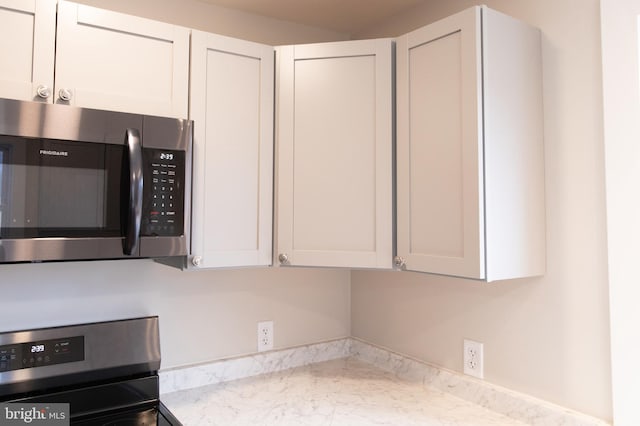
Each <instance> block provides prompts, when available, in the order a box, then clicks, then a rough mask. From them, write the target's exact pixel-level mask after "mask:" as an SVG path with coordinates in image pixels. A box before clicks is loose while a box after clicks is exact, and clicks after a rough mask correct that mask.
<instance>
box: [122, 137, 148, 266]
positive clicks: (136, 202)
mask: <svg viewBox="0 0 640 426" xmlns="http://www.w3.org/2000/svg"><path fill="white" fill-rule="evenodd" d="M125 145H127V151H128V154H129V203H128V206H127V213H126V218H127V219H126V224H125V235H124V241H123V251H124V254H125V255H136V254H137V250H138V244H139V243H140V224H141V223H142V188H143V177H142V144H141V143H140V132H139V131H138V129H127V131H126V134H125Z"/></svg>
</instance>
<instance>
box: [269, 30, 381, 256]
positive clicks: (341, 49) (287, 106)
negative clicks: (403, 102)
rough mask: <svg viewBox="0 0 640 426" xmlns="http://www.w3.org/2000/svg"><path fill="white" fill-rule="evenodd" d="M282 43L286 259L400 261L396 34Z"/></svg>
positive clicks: (280, 229)
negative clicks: (395, 227)
mask: <svg viewBox="0 0 640 426" xmlns="http://www.w3.org/2000/svg"><path fill="white" fill-rule="evenodd" d="M277 49H278V50H277V52H278V55H277V57H278V59H277V60H278V65H277V70H278V71H277V72H278V78H277V81H278V84H279V87H278V100H277V109H278V112H277V123H278V124H277V125H278V130H277V135H278V143H277V146H278V155H277V158H278V165H277V172H278V178H277V179H278V180H277V181H278V197H277V199H278V209H277V217H278V219H277V252H276V253H277V257H278V259H277V262H278V263H280V264H281V265H292V266H329V267H333V266H335V267H354V268H390V267H391V264H392V257H393V253H392V251H393V239H392V221H393V217H392V216H393V215H392V211H393V207H392V181H393V177H392V161H393V160H392V150H393V147H392V140H393V133H392V132H393V126H392V107H393V99H392V85H393V80H392V49H393V43H392V41H391V40H389V39H383V40H363V41H349V42H338V43H322V44H312V45H298V46H285V47H279V48H277Z"/></svg>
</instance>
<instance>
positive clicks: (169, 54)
mask: <svg viewBox="0 0 640 426" xmlns="http://www.w3.org/2000/svg"><path fill="white" fill-rule="evenodd" d="M188 78H189V30H188V29H186V28H182V27H178V26H175V25H170V24H165V23H162V22H156V21H151V20H148V19H144V18H138V17H135V16H128V15H124V14H120V13H115V12H111V11H106V10H101V9H97V8H93V7H89V6H84V5H78V4H75V3H69V2H66V1H61V2H60V3H59V5H58V28H57V50H56V87H55V89H56V90H55V97H56V98H55V99H56V100H55V102H56V103H67V102H65V101H63V100H61V99H60V98H59V91H60V90H62V89H66V90H69V91H70V92H71V96H72V98H71V100H70V101H69V103H70V104H71V105H77V106H83V107H89V108H99V109H109V110H115V111H126V112H136V113H144V114H151V115H162V116H170V117H179V118H186V117H187V108H188V85H189V83H188Z"/></svg>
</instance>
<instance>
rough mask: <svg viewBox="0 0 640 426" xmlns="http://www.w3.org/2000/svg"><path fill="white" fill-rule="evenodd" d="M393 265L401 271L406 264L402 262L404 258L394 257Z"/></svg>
mask: <svg viewBox="0 0 640 426" xmlns="http://www.w3.org/2000/svg"><path fill="white" fill-rule="evenodd" d="M393 264H394V265H395V267H396V268H398V269H403V268H404V267H405V266H407V264H406V263H405V262H404V258H403V257H400V256H396V257H394V258H393Z"/></svg>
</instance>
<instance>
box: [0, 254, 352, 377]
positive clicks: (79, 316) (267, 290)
mask: <svg viewBox="0 0 640 426" xmlns="http://www.w3.org/2000/svg"><path fill="white" fill-rule="evenodd" d="M0 277H2V278H1V284H2V299H1V300H2V304H1V306H2V315H0V331H7V330H17V329H27V328H37V327H48V326H54V325H63V324H74V323H80V322H92V321H103V320H112V319H120V318H132V317H138V316H145V315H158V316H159V317H160V334H161V335H160V339H161V350H162V368H169V367H175V366H179V365H186V364H193V363H198V362H204V361H210V360H213V359H218V358H224V357H229V356H235V355H245V354H248V353H253V352H255V351H256V345H257V323H258V321H262V320H273V321H274V345H275V348H276V349H278V348H286V347H290V346H295V345H300V344H305V343H313V342H318V341H323V340H329V339H334V338H339V337H346V336H349V334H350V330H349V315H350V313H349V273H348V271H335V270H329V269H326V270H304V269H295V270H294V269H279V268H272V269H266V268H264V269H245V270H228V271H225V270H222V271H220V270H219V271H198V272H181V271H179V270H177V269H173V268H170V267H168V266H164V265H160V264H158V263H155V262H153V261H151V260H120V261H99V262H65V263H43V264H21V265H1V266H0Z"/></svg>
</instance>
